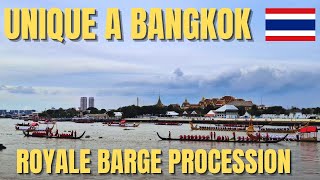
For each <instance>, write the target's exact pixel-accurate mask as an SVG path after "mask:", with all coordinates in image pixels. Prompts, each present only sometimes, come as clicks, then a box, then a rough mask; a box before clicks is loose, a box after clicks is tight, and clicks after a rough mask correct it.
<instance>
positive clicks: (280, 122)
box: [125, 117, 320, 126]
mask: <svg viewBox="0 0 320 180" xmlns="http://www.w3.org/2000/svg"><path fill="white" fill-rule="evenodd" d="M125 120H126V121H128V122H145V123H155V122H159V121H161V122H179V123H190V122H193V123H197V124H246V125H247V124H248V123H249V119H224V118H214V119H210V118H205V117H196V118H187V117H185V118H183V117H177V118H156V119H155V118H125ZM252 122H253V124H257V125H258V124H259V125H270V126H294V125H299V124H300V125H305V124H309V125H313V126H320V120H316V119H253V120H252Z"/></svg>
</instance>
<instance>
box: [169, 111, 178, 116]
mask: <svg viewBox="0 0 320 180" xmlns="http://www.w3.org/2000/svg"><path fill="white" fill-rule="evenodd" d="M166 116H179V113H177V112H175V111H167V113H166Z"/></svg>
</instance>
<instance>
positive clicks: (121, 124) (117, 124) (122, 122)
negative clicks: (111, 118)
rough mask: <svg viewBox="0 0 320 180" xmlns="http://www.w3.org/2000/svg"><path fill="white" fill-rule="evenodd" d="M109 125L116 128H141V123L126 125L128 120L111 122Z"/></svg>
mask: <svg viewBox="0 0 320 180" xmlns="http://www.w3.org/2000/svg"><path fill="white" fill-rule="evenodd" d="M107 125H108V126H115V127H139V125H140V123H138V124H136V123H133V124H129V123H126V120H121V121H120V122H109V123H107Z"/></svg>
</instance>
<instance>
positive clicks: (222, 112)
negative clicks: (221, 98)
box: [214, 105, 239, 119]
mask: <svg viewBox="0 0 320 180" xmlns="http://www.w3.org/2000/svg"><path fill="white" fill-rule="evenodd" d="M238 111H239V110H238V108H237V107H235V106H234V105H224V106H222V107H220V108H218V109H217V110H215V111H214V112H215V114H216V117H218V118H227V119H235V118H238V117H239V114H238Z"/></svg>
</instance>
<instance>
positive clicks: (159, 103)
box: [156, 96, 164, 107]
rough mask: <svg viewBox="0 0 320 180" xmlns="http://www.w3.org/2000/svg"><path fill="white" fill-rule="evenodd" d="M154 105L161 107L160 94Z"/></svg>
mask: <svg viewBox="0 0 320 180" xmlns="http://www.w3.org/2000/svg"><path fill="white" fill-rule="evenodd" d="M156 106H158V107H163V106H164V105H163V104H162V102H161V99H160V96H159V99H158V102H157V104H156Z"/></svg>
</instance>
